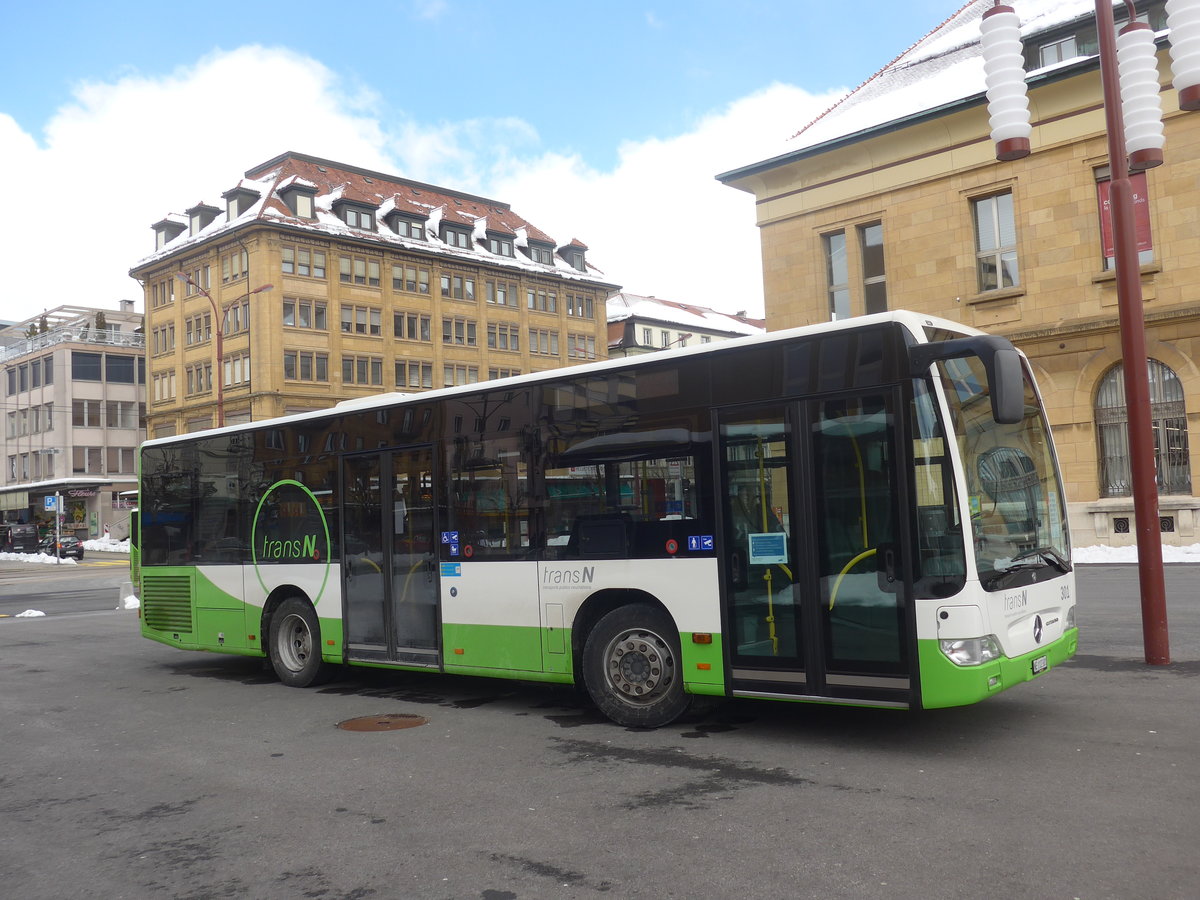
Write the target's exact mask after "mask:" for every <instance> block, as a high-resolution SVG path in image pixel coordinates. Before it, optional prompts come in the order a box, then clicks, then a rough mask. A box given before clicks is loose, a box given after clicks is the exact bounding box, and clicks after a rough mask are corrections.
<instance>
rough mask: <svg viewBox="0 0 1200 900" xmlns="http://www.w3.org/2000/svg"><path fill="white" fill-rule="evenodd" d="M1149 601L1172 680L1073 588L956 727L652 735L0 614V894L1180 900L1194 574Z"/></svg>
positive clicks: (467, 690)
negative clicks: (1066, 626)
mask: <svg viewBox="0 0 1200 900" xmlns="http://www.w3.org/2000/svg"><path fill="white" fill-rule="evenodd" d="M6 572H7V570H6V569H4V568H3V564H2V563H0V587H3V586H5V585H8V584H9V582H8V581H7V580H6V579H5V574H6ZM88 577H92V578H95V577H97V574H96V573H91V574H90V575H89V573H87V572H86V571H84V572H81V573H77V578H79V579H80V582H81V584H85V583H86V580H87V578H88ZM1167 586H1168V614H1169V621H1170V628H1171V647H1172V654H1173V658H1174V661H1173V662H1172V664H1171V665H1169V666H1155V667H1148V666H1146V665H1145V664H1144V662H1143V661H1142V660H1141V633H1140V620H1139V605H1138V600H1137V577H1136V569H1135V568H1134V567H1131V566H1093V567H1083V568H1081V570H1080V575H1079V591H1078V593H1079V596H1080V597H1081V598H1082V603H1081V606H1080V611H1079V619H1080V625H1081V638H1080V653H1079V656H1078V657H1077V658H1076V659H1075V660H1074V661H1072V662H1070V663H1067V664H1066V665H1064V666H1061V667H1059V668H1057V669H1055V670H1053V671H1051V672H1049V673H1047V674H1046V675H1045V676H1043V677H1040V678H1039V679H1037V680H1036V681H1034V682H1031V683H1029V684H1026V685H1021V686H1018V687H1016V688H1014V689H1012V690H1010V691H1007V692H1005V693H1004V694H1002V695H999V696H997V697H994V698H992V699H990V700H989V701H987V702H985V703H983V704H980V705H978V706H973V707H966V708H961V709H953V710H940V711H931V712H927V713H921V714H904V713H895V712H889V711H881V710H856V709H842V708H833V707H818V706H805V705H798V704H781V703H769V702H752V701H730V702H728V703H725V704H722V705H721V706H719V707H718V708H716V709H715V710H713V711H711V712H710V713H708V714H707V715H705V716H703V717H700V718H695V719H691V720H689V721H685V722H682V723H677V724H676V725H673V726H670V727H667V728H662V729H658V730H654V731H642V730H636V729H624V728H620V727H618V726H615V725H613V724H611V723H609V722H607V721H606V720H604V719H602V718H601V717H599V716H598V715H597V714H596V713H595V712H594V711H593V710H591V709H589V708H588V707H587V706H586V705H584V704H581V703H580V702H579V701H578V699H577V698H576V696H575V695H574V693H573V692H572V691H570V690H568V689H564V688H561V687H555V686H549V685H537V684H517V683H512V682H506V681H492V680H487V679H478V678H453V677H447V676H437V675H419V674H408V673H396V672H389V671H381V670H355V671H353V672H351V673H347V674H346V675H345V676H344V677H343V678H342V679H341V680H339V681H336V682H334V683H333V684H330V685H327V686H325V687H323V688H318V689H313V690H295V689H290V688H286V687H284V686H282V685H281V684H279V682H278V681H277V680H275V678H274V677H273V676H272V675H271V674H270V673H269V672H267V671H264V668H263V666H262V664H261V662H260V661H258V660H255V659H247V658H239V657H232V656H218V655H213V654H200V653H186V652H182V651H178V650H174V649H172V648H169V647H165V646H162V645H159V644H155V643H153V642H149V641H146V640H143V639H142V638H140V637H139V636H138V635H137V613H136V612H131V611H114V610H103V611H97V612H90V613H89V612H64V613H59V614H50V615H48V616H46V617H45V618H38V619H0V748H2V749H0V822H3V823H4V824H3V834H4V841H3V853H0V895H3V896H11V897H20V898H60V897H68V896H87V897H92V896H94V897H106V898H115V897H126V898H143V897H145V898H149V897H154V898H161V897H180V898H210V897H212V898H215V897H266V898H274V897H280V898H291V897H297V898H300V897H315V898H391V897H404V898H407V897H413V898H486V900H517V898H522V900H524V898H542V897H553V898H580V897H599V896H608V897H645V898H655V900H660V898H685V897H686V898H693V897H739V898H759V897H763V898H774V897H778V898H798V897H805V898H831V897H833V898H840V897H847V898H858V897H867V898H876V897H878V898H910V897H912V898H916V897H921V898H941V897H946V898H951V897H953V898H962V897H985V896H1016V897H1032V896H1036V897H1064V898H1072V897H1076V898H1131V897H1137V898H1176V897H1178V898H1192V897H1195V896H1196V894H1197V888H1196V885H1197V884H1200V854H1197V852H1196V846H1197V830H1198V828H1197V826H1200V715H1198V713H1200V690H1198V689H1200V677H1198V676H1200V596H1198V595H1200V567H1195V566H1170V567H1168V571H1167ZM402 716H411V717H419V720H418V719H409V720H403V719H400V718H398V717H402ZM359 717H368V718H369V721H371V722H374V723H376V724H377V725H382V724H401V723H403V724H408V723H412V722H416V721H420V722H423V724H416V725H415V727H410V728H403V729H395V730H385V731H374V732H372V731H368V732H352V731H347V730H344V729H341V728H338V727H337V725H338V723H340V722H343V721H346V720H351V719H356V718H359Z"/></svg>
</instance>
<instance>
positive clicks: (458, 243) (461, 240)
mask: <svg viewBox="0 0 1200 900" xmlns="http://www.w3.org/2000/svg"><path fill="white" fill-rule="evenodd" d="M442 240H443V241H445V242H446V243H447V244H448V245H450V246H451V247H458V248H460V249H462V250H469V249H470V248H471V232H470V231H468V230H467V229H466V228H456V227H454V226H453V225H443V226H442Z"/></svg>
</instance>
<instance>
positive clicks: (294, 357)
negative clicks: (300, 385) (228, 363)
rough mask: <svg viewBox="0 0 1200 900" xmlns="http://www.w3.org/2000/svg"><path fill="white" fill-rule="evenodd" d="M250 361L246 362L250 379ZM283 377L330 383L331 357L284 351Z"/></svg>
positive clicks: (300, 351) (306, 351) (298, 351)
mask: <svg viewBox="0 0 1200 900" xmlns="http://www.w3.org/2000/svg"><path fill="white" fill-rule="evenodd" d="M249 371H250V361H249V359H247V360H246V375H247V378H249ZM283 377H284V378H286V379H287V380H289V381H322V382H325V381H329V356H328V355H327V354H325V353H313V352H311V351H308V350H285V351H283Z"/></svg>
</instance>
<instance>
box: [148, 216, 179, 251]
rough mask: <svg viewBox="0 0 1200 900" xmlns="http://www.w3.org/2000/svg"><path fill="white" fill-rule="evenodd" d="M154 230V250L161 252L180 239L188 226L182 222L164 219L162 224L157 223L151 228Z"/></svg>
mask: <svg viewBox="0 0 1200 900" xmlns="http://www.w3.org/2000/svg"><path fill="white" fill-rule="evenodd" d="M150 227H151V228H153V229H154V249H155V250H161V249H162V248H163V247H165V246H167V244H169V243H171V241H173V240H175V238H177V237H179V236H180V235H181V234H183V233H184V232H185V231H187V226H186V225H184V224H183V223H182V222H176V221H174V220H172V219H163V220H162V221H161V222H155V223H154V224H153V225H151V226H150Z"/></svg>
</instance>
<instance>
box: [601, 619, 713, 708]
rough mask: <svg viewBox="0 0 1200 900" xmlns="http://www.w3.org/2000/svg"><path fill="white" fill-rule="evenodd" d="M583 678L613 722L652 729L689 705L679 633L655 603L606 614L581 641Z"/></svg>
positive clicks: (690, 699)
mask: <svg viewBox="0 0 1200 900" xmlns="http://www.w3.org/2000/svg"><path fill="white" fill-rule="evenodd" d="M583 681H584V684H585V685H586V686H587V690H588V694H589V695H590V696H591V698H592V702H593V703H595V704H596V706H597V707H598V708H599V710H600V711H601V712H602V713H604V715H606V716H608V718H610V719H612V720H613V721H614V722H616V723H617V724H618V725H624V726H627V727H637V728H657V727H659V726H661V725H667V724H669V723H671V722H673V721H675V720H676V719H678V718H679V717H680V716H682V715H683V714H684V713H685V712H687V711H688V708H689V707H690V706H691V701H692V698H691V695H690V694H687V693H684V690H683V672H682V670H681V669H680V653H679V633H678V632H677V631H676V629H675V625H674V623H673V622H672V621H671V619H670V617H669V616H667V615H666V613H664V612H663V611H662V610H660V609H659V608H658V607H655V606H651V605H650V604H648V603H634V604H630V605H629V606H621V607H618V608H617V609H614V610H612V611H611V612H608V613H606V614H605V615H604V616H602V617H601V618H600V620H599V621H598V622H597V623H596V624H595V626H594V627H593V628H592V630H591V632H589V634H588V636H587V641H586V642H585V643H584V645H583Z"/></svg>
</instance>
